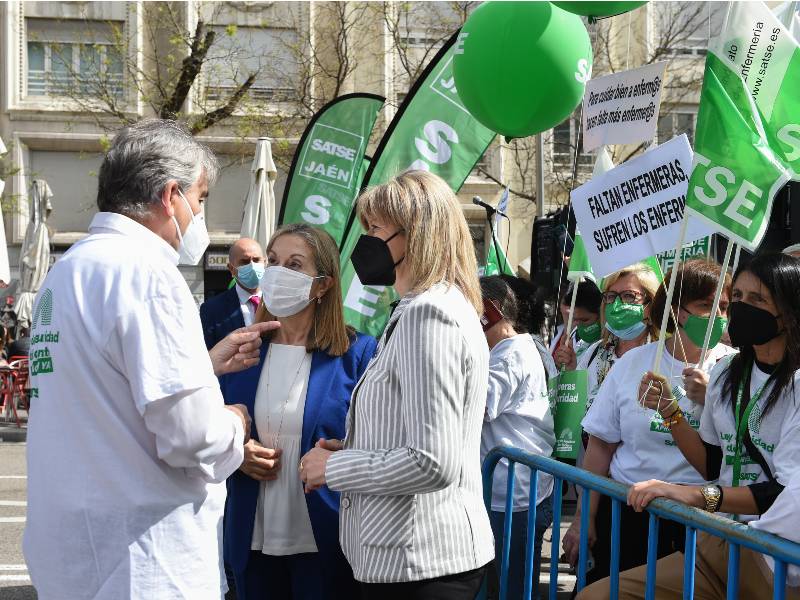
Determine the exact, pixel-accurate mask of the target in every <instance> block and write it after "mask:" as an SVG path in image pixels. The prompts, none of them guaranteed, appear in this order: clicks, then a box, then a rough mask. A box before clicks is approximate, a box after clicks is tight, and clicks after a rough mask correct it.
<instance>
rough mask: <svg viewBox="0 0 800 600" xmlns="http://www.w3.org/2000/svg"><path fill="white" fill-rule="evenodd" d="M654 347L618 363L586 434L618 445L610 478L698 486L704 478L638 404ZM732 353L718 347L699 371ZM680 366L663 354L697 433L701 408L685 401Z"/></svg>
mask: <svg viewBox="0 0 800 600" xmlns="http://www.w3.org/2000/svg"><path fill="white" fill-rule="evenodd" d="M657 347H658V343H657V342H652V343H650V344H646V345H644V346H640V347H638V348H633V349H631V350H628V351H627V352H626V353H625V354H624V355H623V356H622V358H619V359H617V361H616V364H615V365H614V368H613V369H612V370H611V371H610V372H609V374H608V376H607V377H606V379H605V381H604V382H603V384H602V385H601V386H600V390H599V391H598V393H597V397H596V398H595V401H594V403H593V404H592V406H591V408H589V410H588V412H587V413H586V416H585V417H584V419H583V421H582V425H583V428H584V430H586V431H587V432H588V433H589V434H591V435H593V436H595V437H598V438H600V439H601V440H603V441H605V442H608V443H610V444H614V443H619V446H617V449H616V452H614V456H613V458H612V459H611V466H610V469H609V471H610V475H611V478H612V479H614V480H616V481H620V482H622V483H627V484H634V483H636V482H638V481H645V480H647V479H660V480H662V481H668V482H670V483H685V484H697V485H701V484H703V483H705V480H704V479H703V478H702V477H701V476H700V474H699V473H698V472H697V471H696V470H695V469H694V467H692V466H691V465H690V464H689V463H688V462H687V461H686V459H685V458H684V456H683V454H682V453H681V451H680V450H679V449H678V447H677V446H676V444H675V441H674V440H673V439H672V435H671V434H670V432H669V430H668V429H667V428H666V427H664V426H663V419H662V418H661V416H660V415H659V414H658V412H656V411H654V410H651V409H649V408H642V407H641V406H640V405H639V383H640V382H641V380H642V376H643V375H644V373H645V372H646V371H648V370H650V369H652V368H653V361H654V359H655V355H656V349H657ZM731 351H732V350H731V349H730V348H728V347H727V346H723V345H722V344H719V345H717V346H716V347H715V348H714V349H713V350H711V351H710V352H709V353H708V356H707V357H706V362H705V364H704V367H705V368H706V369H710V368H711V367H712V366H714V364H716V362H717V361H718V360H719V359H720V358H721V357H723V356H725V355H726V354H728V353H730V352H731ZM684 368H685V364H684V363H683V362H682V361H677V360H675V359H674V358H673V357H672V356H671V355H670V354H669V352H667V351H666V350H665V351H664V356H663V358H662V360H661V372H662V373H663V374H664V375H665V376H667V378H668V380H669V381H670V383H671V385H672V393H673V395H674V397H675V398H676V399H677V400H678V405H679V406H680V407H681V409H682V410H683V413H684V415H685V418H686V420H687V421H688V422H689V424H690V425H692V427H694V428H695V429H697V428H698V427H699V426H700V415H701V414H702V412H703V407H702V406H701V405H699V404H695V403H694V402H692V401H691V400H689V399H688V398H687V397H686V392H685V390H684V388H683V375H682V372H683V369H684Z"/></svg>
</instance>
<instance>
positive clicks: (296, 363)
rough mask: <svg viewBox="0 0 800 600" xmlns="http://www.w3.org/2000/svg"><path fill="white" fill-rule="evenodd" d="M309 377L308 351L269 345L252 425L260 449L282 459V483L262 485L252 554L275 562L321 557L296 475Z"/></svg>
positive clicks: (299, 348) (274, 481)
mask: <svg viewBox="0 0 800 600" xmlns="http://www.w3.org/2000/svg"><path fill="white" fill-rule="evenodd" d="M310 373H311V354H309V353H308V352H306V349H305V346H287V345H284V344H270V347H269V350H268V351H267V359H266V361H265V364H264V366H263V367H262V369H261V377H260V378H259V380H258V390H257V391H256V400H255V410H254V411H253V412H254V413H255V414H254V416H253V420H254V421H255V426H256V429H257V430H258V433H259V437H260V439H261V443H262V444H263V445H264V446H266V447H268V448H281V449H282V450H283V455H282V456H281V458H280V460H281V463H282V467H281V469H280V471H278V478H277V479H275V480H273V481H262V482H261V487H260V490H259V494H258V505H257V507H256V518H255V522H254V524H253V540H252V545H251V546H250V548H251V549H252V550H260V551H261V552H262V553H264V554H269V555H272V556H286V555H289V554H300V553H303V552H316V551H317V544H316V542H315V540H314V532H313V531H312V529H311V520H310V519H309V517H308V507H307V505H306V498H305V493H304V491H303V484H302V482H301V481H300V473H299V472H298V470H297V469H298V465H299V464H300V440H301V438H302V434H303V412H304V409H305V404H306V392H307V390H308V377H309V375H310Z"/></svg>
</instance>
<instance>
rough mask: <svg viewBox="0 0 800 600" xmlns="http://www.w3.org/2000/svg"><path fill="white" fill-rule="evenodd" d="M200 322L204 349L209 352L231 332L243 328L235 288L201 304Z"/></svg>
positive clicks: (242, 319) (240, 308) (242, 318)
mask: <svg viewBox="0 0 800 600" xmlns="http://www.w3.org/2000/svg"><path fill="white" fill-rule="evenodd" d="M200 322H201V323H202V324H203V337H204V338H205V340H206V348H208V349H209V350H211V348H213V347H214V346H215V345H216V344H217V342H218V341H220V340H221V339H222V338H224V337H225V336H226V335H228V334H229V333H230V332H231V331H235V330H236V329H239V328H240V327H244V317H243V316H242V306H241V304H239V295H238V294H237V293H236V286H234V287H232V288H231V289H229V290H225V291H224V292H222V293H221V294H217V295H216V296H212V297H211V298H209V299H208V300H206V301H205V302H203V304H201V305H200Z"/></svg>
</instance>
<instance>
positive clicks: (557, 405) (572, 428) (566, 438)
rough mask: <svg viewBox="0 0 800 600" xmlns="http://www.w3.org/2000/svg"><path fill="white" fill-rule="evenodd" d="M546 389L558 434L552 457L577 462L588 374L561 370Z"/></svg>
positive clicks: (582, 370) (584, 411)
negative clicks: (575, 460)
mask: <svg viewBox="0 0 800 600" xmlns="http://www.w3.org/2000/svg"><path fill="white" fill-rule="evenodd" d="M547 387H548V391H549V393H550V410H551V412H552V413H553V426H554V429H555V434H556V443H555V447H554V448H553V456H555V457H556V458H570V459H573V460H574V459H577V458H578V448H580V444H581V421H582V420H583V417H584V415H585V414H586V399H587V398H588V389H589V379H588V374H587V371H586V370H585V369H581V370H579V371H562V372H561V373H560V374H559V375H558V376H557V377H552V378H551V379H550V381H549V382H548V385H547Z"/></svg>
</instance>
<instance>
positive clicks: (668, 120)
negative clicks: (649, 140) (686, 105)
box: [658, 106, 697, 144]
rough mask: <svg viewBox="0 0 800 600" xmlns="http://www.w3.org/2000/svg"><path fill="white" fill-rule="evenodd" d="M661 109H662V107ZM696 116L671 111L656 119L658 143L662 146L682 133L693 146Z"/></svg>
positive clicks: (691, 113) (694, 114)
mask: <svg viewBox="0 0 800 600" xmlns="http://www.w3.org/2000/svg"><path fill="white" fill-rule="evenodd" d="M662 108H664V107H663V106H662ZM696 122H697V114H696V113H693V112H679V111H673V112H670V113H667V114H664V115H661V116H659V117H658V143H659V144H663V143H664V142H668V141H669V140H671V139H672V138H674V137H675V136H677V135H680V134H682V133H685V134H686V136H687V137H688V138H689V143H690V144H694V126H695V123H696Z"/></svg>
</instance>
